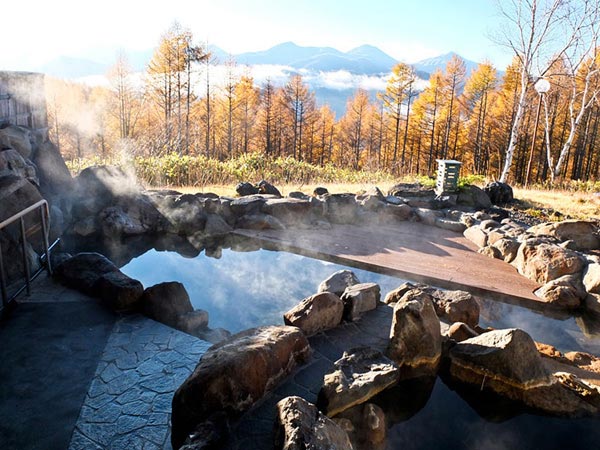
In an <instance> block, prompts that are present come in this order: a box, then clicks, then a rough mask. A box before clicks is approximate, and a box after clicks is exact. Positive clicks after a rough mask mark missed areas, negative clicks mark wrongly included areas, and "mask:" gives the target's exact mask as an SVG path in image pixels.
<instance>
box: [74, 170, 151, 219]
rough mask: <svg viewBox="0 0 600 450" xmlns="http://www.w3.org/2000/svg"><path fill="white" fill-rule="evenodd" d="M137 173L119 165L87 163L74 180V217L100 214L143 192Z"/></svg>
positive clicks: (83, 217)
mask: <svg viewBox="0 0 600 450" xmlns="http://www.w3.org/2000/svg"><path fill="white" fill-rule="evenodd" d="M140 193H141V189H140V187H139V186H138V184H137V181H136V178H135V175H134V174H132V173H127V172H125V171H124V170H123V169H121V168H119V167H116V166H92V167H87V168H85V169H83V170H82V171H81V173H80V174H79V175H78V176H77V177H76V178H75V180H74V184H73V207H72V214H73V220H74V221H78V220H82V219H85V218H87V217H90V216H93V215H96V214H98V213H99V212H100V211H102V210H103V209H104V208H106V207H109V206H113V205H115V204H117V203H118V202H119V201H120V200H122V199H127V198H132V197H136V196H138V195H140Z"/></svg>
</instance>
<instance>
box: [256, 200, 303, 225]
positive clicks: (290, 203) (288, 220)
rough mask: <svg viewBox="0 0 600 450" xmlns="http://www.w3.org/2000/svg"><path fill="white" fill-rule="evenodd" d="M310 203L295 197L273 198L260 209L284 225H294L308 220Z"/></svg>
mask: <svg viewBox="0 0 600 450" xmlns="http://www.w3.org/2000/svg"><path fill="white" fill-rule="evenodd" d="M310 209H311V205H310V202H309V201H308V200H301V199H297V198H289V197H288V198H274V199H269V200H267V202H266V203H265V204H264V206H263V208H262V211H263V212H264V213H266V214H269V215H271V216H273V217H275V218H277V219H278V220H280V221H281V222H282V223H284V224H285V225H295V224H298V223H301V222H305V221H306V220H308V219H309V218H310V217H309V214H310Z"/></svg>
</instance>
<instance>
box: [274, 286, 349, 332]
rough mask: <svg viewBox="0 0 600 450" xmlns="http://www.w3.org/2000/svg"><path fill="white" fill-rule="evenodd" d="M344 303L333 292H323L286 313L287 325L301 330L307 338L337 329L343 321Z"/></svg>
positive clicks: (306, 299)
mask: <svg viewBox="0 0 600 450" xmlns="http://www.w3.org/2000/svg"><path fill="white" fill-rule="evenodd" d="M343 313H344V303H343V302H342V300H341V299H340V298H339V297H338V296H337V295H335V294H333V293H331V292H321V293H320V294H315V295H312V296H310V297H308V298H305V299H304V300H302V301H301V302H300V303H299V304H298V305H296V306H294V307H293V308H292V309H290V310H289V311H287V312H286V313H284V315H283V321H284V323H285V324H286V325H292V326H295V327H298V328H300V329H301V330H302V331H304V333H305V334H306V335H307V336H311V335H313V334H315V333H318V332H319V331H323V330H328V329H330V328H335V327H337V326H338V325H339V324H340V322H341V321H342V315H343Z"/></svg>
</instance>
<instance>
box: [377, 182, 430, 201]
mask: <svg viewBox="0 0 600 450" xmlns="http://www.w3.org/2000/svg"><path fill="white" fill-rule="evenodd" d="M388 195H389V196H394V197H401V198H411V197H413V198H414V197H435V192H434V190H433V189H431V188H428V187H425V186H423V185H422V184H419V183H398V184H395V185H394V186H392V187H391V188H390V190H389V191H388Z"/></svg>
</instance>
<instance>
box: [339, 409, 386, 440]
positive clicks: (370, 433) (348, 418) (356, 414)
mask: <svg viewBox="0 0 600 450" xmlns="http://www.w3.org/2000/svg"><path fill="white" fill-rule="evenodd" d="M333 420H334V422H336V423H337V424H338V425H340V426H341V427H342V428H343V429H344V430H345V431H346V433H348V436H349V437H350V442H351V443H352V445H353V447H354V448H355V449H356V450H385V449H386V448H387V446H386V444H387V442H386V435H387V428H388V427H387V425H388V424H387V422H388V420H387V417H386V412H384V410H383V409H382V408H381V407H380V406H379V405H376V404H375V403H370V402H367V403H362V404H360V405H356V406H354V407H352V408H348V409H346V410H345V411H343V412H341V413H340V414H338V415H337V416H335V418H334V419H333Z"/></svg>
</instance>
